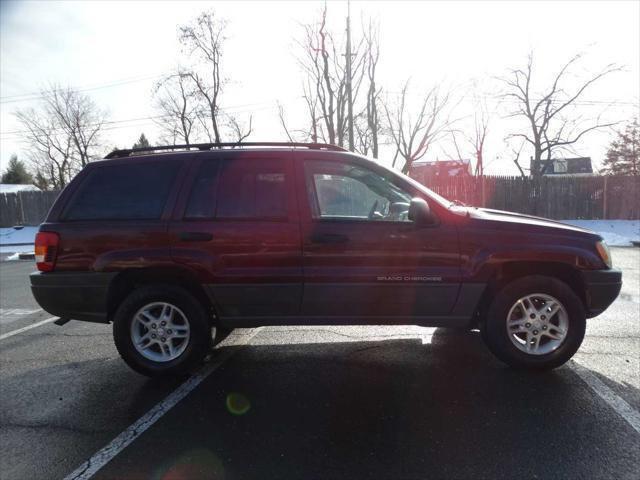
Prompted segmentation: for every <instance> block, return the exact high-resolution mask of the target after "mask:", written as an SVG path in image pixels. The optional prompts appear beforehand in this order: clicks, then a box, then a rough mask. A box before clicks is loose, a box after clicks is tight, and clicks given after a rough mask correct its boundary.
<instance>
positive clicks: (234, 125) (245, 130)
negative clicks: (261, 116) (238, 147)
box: [227, 115, 253, 143]
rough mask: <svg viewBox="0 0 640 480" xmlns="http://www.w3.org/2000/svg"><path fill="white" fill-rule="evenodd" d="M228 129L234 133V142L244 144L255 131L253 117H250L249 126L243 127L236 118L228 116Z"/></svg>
mask: <svg viewBox="0 0 640 480" xmlns="http://www.w3.org/2000/svg"><path fill="white" fill-rule="evenodd" d="M227 127H228V128H229V130H231V132H232V135H233V141H234V142H236V143H242V142H243V141H244V140H246V139H247V137H249V135H251V132H252V131H253V115H249V125H243V124H241V123H240V122H239V121H238V120H237V119H236V118H235V117H234V116H231V115H228V116H227Z"/></svg>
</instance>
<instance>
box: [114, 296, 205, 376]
mask: <svg viewBox="0 0 640 480" xmlns="http://www.w3.org/2000/svg"><path fill="white" fill-rule="evenodd" d="M212 333H213V335H214V336H215V329H213V332H212V329H211V327H210V325H209V321H208V318H207V313H206V309H205V308H204V307H203V305H202V304H201V303H200V302H199V301H198V300H197V299H196V298H195V297H193V295H191V294H190V293H189V292H188V291H186V290H184V289H182V288H179V287H173V286H165V285H155V286H148V287H142V288H140V289H137V290H134V291H133V292H132V293H131V294H130V295H129V296H128V297H127V298H125V300H124V301H123V302H122V304H121V305H120V307H119V308H118V310H117V312H116V314H115V316H114V323H113V336H114V340H115V344H116V347H117V349H118V352H119V353H120V355H121V356H122V358H123V359H124V361H125V362H126V363H127V364H128V365H129V366H130V367H131V368H133V369H134V370H135V371H137V372H139V373H142V374H143V375H147V376H150V377H153V376H161V375H179V374H183V373H187V372H188V371H189V370H190V369H192V368H193V367H194V366H196V365H197V364H198V363H199V362H201V361H202V359H203V358H204V356H205V355H206V354H207V352H208V350H209V347H210V345H211V342H212Z"/></svg>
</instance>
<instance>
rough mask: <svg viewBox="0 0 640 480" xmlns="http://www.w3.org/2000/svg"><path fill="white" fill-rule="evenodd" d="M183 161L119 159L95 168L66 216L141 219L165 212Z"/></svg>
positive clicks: (83, 218) (69, 217) (77, 218)
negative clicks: (128, 161)
mask: <svg viewBox="0 0 640 480" xmlns="http://www.w3.org/2000/svg"><path fill="white" fill-rule="evenodd" d="M179 167H180V162H177V161H158V162H140V163H131V164H130V165H126V164H122V163H118V164H113V165H104V166H100V167H97V168H95V169H93V171H92V172H91V173H89V175H88V176H87V178H85V179H84V180H83V182H82V184H81V185H80V187H79V188H78V192H77V193H76V194H75V195H74V196H73V198H72V200H71V203H70V204H69V206H68V207H67V210H66V212H65V214H64V220H142V219H158V218H160V216H161V215H162V211H163V210H164V206H165V204H166V202H167V198H168V196H169V192H170V190H171V186H172V185H173V181H174V179H175V178H176V175H177V173H178V169H179Z"/></svg>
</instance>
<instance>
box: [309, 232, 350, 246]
mask: <svg viewBox="0 0 640 480" xmlns="http://www.w3.org/2000/svg"><path fill="white" fill-rule="evenodd" d="M311 241H312V242H313V243H334V244H335V243H347V242H348V241H349V237H348V236H346V235H341V234H339V233H317V234H315V235H311Z"/></svg>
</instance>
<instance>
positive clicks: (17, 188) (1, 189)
mask: <svg viewBox="0 0 640 480" xmlns="http://www.w3.org/2000/svg"><path fill="white" fill-rule="evenodd" d="M36 190H37V191H40V189H39V188H38V187H36V186H35V185H26V184H13V183H0V193H16V192H33V191H36Z"/></svg>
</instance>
